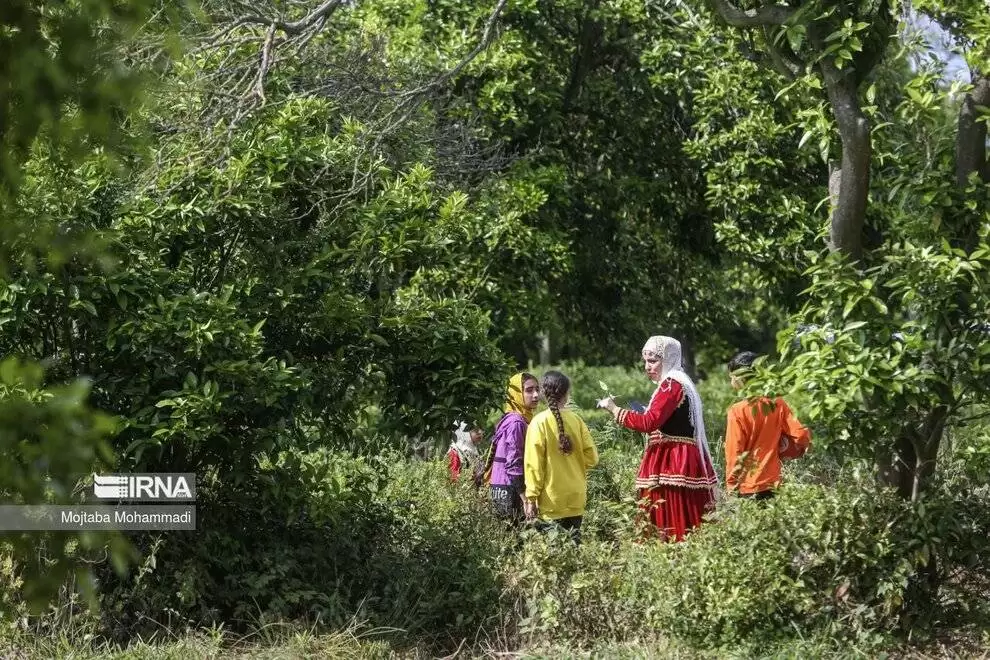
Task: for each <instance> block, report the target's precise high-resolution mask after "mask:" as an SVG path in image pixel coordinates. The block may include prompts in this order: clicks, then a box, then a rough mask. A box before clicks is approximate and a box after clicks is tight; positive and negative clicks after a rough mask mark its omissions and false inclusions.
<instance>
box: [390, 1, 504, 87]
mask: <svg viewBox="0 0 990 660" xmlns="http://www.w3.org/2000/svg"><path fill="white" fill-rule="evenodd" d="M506 4H508V0H499V1H498V4H497V5H495V8H494V9H493V10H492V13H491V14H490V15H489V16H488V20H487V21H485V30H484V32H482V34H481V41H479V42H478V45H477V46H475V47H474V50H472V51H471V52H470V53H468V54H467V55H466V56H465V57H464V59H462V60H461V61H460V62H458V63H457V65H456V66H455V67H454V68H452V69H450V70H449V71H446V72H444V73H442V74H440V75H439V76H437V77H436V78H434V79H433V80H431V81H430V82H429V83H427V84H426V85H423V86H422V87H417V88H416V89H411V90H408V91H405V92H401V93H400V94H399V95H400V96H418V95H420V94H423V93H424V92H428V91H430V90H432V89H436V88H437V87H440V86H441V85H443V84H444V83H446V82H447V81H448V80H450V79H451V78H453V77H454V76H456V75H457V74H459V73H460V72H461V71H463V70H464V67H466V66H467V65H468V64H470V63H471V61H472V60H473V59H474V58H476V57H477V56H478V55H480V54H481V53H482V52H483V51H484V50H485V49H486V48H488V46H489V45H491V43H492V40H493V39H494V38H495V24H496V23H498V18H499V16H501V15H502V10H504V9H505V5H506Z"/></svg>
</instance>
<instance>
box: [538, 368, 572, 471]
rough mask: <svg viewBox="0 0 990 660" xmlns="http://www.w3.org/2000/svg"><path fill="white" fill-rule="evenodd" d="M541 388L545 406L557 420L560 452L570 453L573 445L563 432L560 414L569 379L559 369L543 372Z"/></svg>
mask: <svg viewBox="0 0 990 660" xmlns="http://www.w3.org/2000/svg"><path fill="white" fill-rule="evenodd" d="M542 388H543V398H544V399H546V402H547V407H548V408H550V412H552V413H553V417H554V419H556V420H557V447H558V448H559V449H560V451H561V452H562V453H564V454H570V453H571V449H573V448H574V445H573V444H572V443H571V439H570V438H569V437H567V434H566V433H564V420H563V418H562V417H561V416H560V404H562V403H563V402H564V400H565V399H567V393H568V392H570V391H571V381H570V379H569V378H567V376H565V375H564V374H562V373H560V372H559V371H548V372H546V373H545V374H543V384H542Z"/></svg>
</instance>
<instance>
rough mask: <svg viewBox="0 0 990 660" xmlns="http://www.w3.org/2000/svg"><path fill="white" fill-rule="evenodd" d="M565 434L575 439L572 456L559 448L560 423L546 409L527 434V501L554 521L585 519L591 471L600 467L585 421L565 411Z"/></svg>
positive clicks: (596, 451) (532, 423)
mask: <svg viewBox="0 0 990 660" xmlns="http://www.w3.org/2000/svg"><path fill="white" fill-rule="evenodd" d="M560 415H561V418H562V419H563V420H564V431H565V432H566V433H567V435H568V436H569V437H570V439H571V446H572V449H571V453H569V454H564V453H562V452H561V451H560V448H559V447H558V446H557V444H558V441H557V420H556V419H554V416H553V413H552V412H551V411H549V410H544V411H543V412H541V413H540V414H539V415H537V416H536V417H534V418H533V421H531V422H530V423H529V429H528V430H527V431H526V452H525V461H524V462H525V467H524V471H525V476H526V498H527V499H530V500H536V501H537V504H538V505H539V507H540V516H541V517H542V518H547V519H550V520H556V519H558V518H569V517H571V516H583V515H584V507H585V504H586V503H587V501H588V476H587V473H588V470H590V469H591V468H593V467H595V466H596V465H598V448H597V447H595V443H594V441H593V440H592V439H591V433H590V432H589V431H588V427H587V426H586V425H585V423H584V420H582V419H581V418H580V417H578V416H577V415H576V414H575V413H573V412H571V411H570V410H561V411H560Z"/></svg>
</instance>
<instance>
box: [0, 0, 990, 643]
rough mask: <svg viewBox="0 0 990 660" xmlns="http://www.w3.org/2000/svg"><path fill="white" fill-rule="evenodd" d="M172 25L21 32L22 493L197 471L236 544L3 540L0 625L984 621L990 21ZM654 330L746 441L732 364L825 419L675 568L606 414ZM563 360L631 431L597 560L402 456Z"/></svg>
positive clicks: (733, 626)
mask: <svg viewBox="0 0 990 660" xmlns="http://www.w3.org/2000/svg"><path fill="white" fill-rule="evenodd" d="M166 4H169V3H151V2H144V1H143V0H119V1H117V0H115V1H114V2H109V1H106V0H73V1H72V2H68V3H55V2H24V1H20V2H8V3H6V4H5V6H4V8H3V9H0V53H2V54H3V57H2V58H0V87H2V89H3V94H0V97H2V98H0V152H2V156H0V214H2V217H0V220H2V223H0V239H2V240H0V273H2V276H3V280H2V282H0V420H2V422H3V424H2V426H0V452H2V453H3V456H4V461H3V467H2V468H0V493H2V494H3V496H4V497H5V498H7V501H9V502H16V503H40V502H55V501H67V500H68V499H70V498H71V497H72V496H73V494H74V493H78V491H79V490H80V489H81V487H82V483H83V482H84V480H85V477H86V476H87V475H88V474H89V473H92V472H94V471H107V470H109V469H111V468H115V469H118V470H121V471H143V472H155V471H170V472H171V471H189V472H195V473H196V474H197V475H198V478H199V481H200V490H199V503H198V505H199V507H200V509H199V512H200V515H199V523H200V531H199V532H197V533H196V534H186V535H182V534H174V535H163V536H156V535H152V534H130V535H128V536H127V539H126V543H125V541H124V539H123V538H122V537H121V536H120V535H116V534H109V535H103V534H44V535H41V534H19V535H13V534H11V535H8V536H7V537H5V542H7V546H6V548H7V550H8V551H9V552H8V554H7V556H6V557H7V559H9V562H8V563H6V564H4V567H3V569H4V572H5V575H6V576H7V577H8V578H9V580H10V582H11V585H12V587H11V593H12V594H13V595H8V596H5V597H4V598H3V599H2V600H0V604H2V606H3V607H4V608H6V609H7V610H10V611H15V612H17V613H18V614H25V612H26V610H24V604H25V602H30V603H31V604H37V603H39V602H43V598H44V597H49V596H51V595H52V594H53V593H54V592H55V590H57V589H58V588H59V586H62V587H63V591H64V592H66V593H68V592H71V593H72V594H79V593H84V594H90V595H92V594H94V593H96V592H97V590H95V589H94V587H97V586H98V587H99V593H100V594H101V595H100V601H99V602H101V603H102V605H103V611H102V612H101V613H99V614H96V613H95V611H90V612H89V613H88V614H85V615H83V616H88V617H92V620H91V621H90V624H91V625H92V626H93V630H94V631H95V634H97V635H98V636H99V637H100V638H104V639H127V638H130V637H131V636H132V635H133V634H134V633H135V632H147V631H149V630H151V629H154V628H155V627H156V626H160V625H162V624H165V625H170V624H174V621H173V620H172V619H171V618H170V617H173V616H174V617H176V620H182V621H184V622H188V623H189V624H190V625H192V626H198V625H202V624H214V625H221V623H223V622H244V621H245V620H250V619H252V618H253V617H258V618H260V619H262V620H264V621H267V620H270V619H271V618H276V619H290V620H297V621H298V620H306V621H318V622H320V623H321V624H325V625H329V626H332V627H344V626H347V625H350V623H351V622H353V621H355V620H356V621H362V622H365V623H367V624H368V625H370V626H386V627H387V626H395V627H399V628H401V629H402V630H403V631H404V637H402V642H401V643H406V642H408V643H416V640H419V639H422V638H424V637H429V638H430V643H435V644H436V648H442V649H444V650H445V651H449V650H451V649H449V648H448V647H456V645H457V643H458V642H459V640H461V639H466V638H470V637H472V636H475V635H477V634H478V632H479V631H480V630H484V631H495V632H492V633H491V634H492V635H493V636H495V637H499V638H500V639H504V640H511V641H512V643H513V644H517V643H518V644H533V643H535V642H536V640H537V639H538V638H539V637H540V636H541V635H550V636H551V637H552V638H553V639H556V640H558V641H561V642H562V643H574V644H578V645H584V644H586V643H587V642H588V640H590V639H593V638H596V637H600V638H602V639H608V640H612V641H616V642H624V641H627V640H630V639H634V638H636V637H637V636H639V635H640V633H641V631H643V630H645V629H649V630H656V631H659V632H658V634H659V635H672V636H675V637H677V638H678V639H680V640H682V641H685V643H689V644H693V645H695V646H696V647H700V646H714V647H719V646H722V645H725V646H732V645H733V644H743V645H745V644H749V643H751V642H752V641H753V639H754V638H755V637H758V636H764V637H765V638H766V639H769V638H773V639H776V640H780V639H783V638H786V637H792V636H793V635H795V634H796V635H811V636H815V635H826V636H831V637H832V638H833V639H846V640H853V641H854V642H855V643H857V644H866V645H869V644H873V643H874V642H877V641H878V640H879V641H881V642H883V641H884V640H885V639H886V638H884V639H880V638H881V637H883V635H879V634H878V633H877V631H879V630H883V629H887V628H890V627H894V624H898V625H901V626H903V627H904V628H905V629H907V628H910V626H912V625H914V624H916V623H917V622H918V621H919V620H920V619H924V618H925V616H926V615H927V613H929V610H926V609H925V607H926V606H931V605H932V604H933V603H936V604H942V605H943V606H945V608H946V609H945V611H946V612H949V611H952V612H954V611H955V610H954V609H953V608H955V607H957V606H958V607H962V604H966V605H968V604H970V602H971V600H970V599H969V595H968V594H966V593H964V592H965V591H966V590H965V589H962V588H961V587H960V586H959V585H960V584H961V582H962V581H963V576H964V577H965V578H967V579H968V578H973V579H974V580H975V583H976V584H982V583H981V582H979V581H980V580H985V579H986V575H987V571H986V569H987V567H986V565H985V559H984V558H985V557H986V556H987V554H986V548H985V547H984V546H983V545H981V543H982V542H984V541H985V540H986V538H987V534H986V531H987V530H986V527H987V520H986V516H985V515H984V514H983V513H982V512H983V511H984V508H985V507H984V508H981V507H982V505H983V504H985V502H986V483H987V480H986V474H987V472H986V469H985V468H986V466H987V457H988V456H990V451H988V448H987V435H986V433H987V427H986V426H985V425H983V424H984V421H985V417H986V415H987V405H988V399H987V396H988V392H990V378H988V375H990V348H988V347H990V342H988V341H987V339H988V333H990V317H988V316H987V314H988V311H987V310H990V300H988V295H990V286H988V284H990V280H988V278H990V275H988V273H990V245H988V243H990V205H988V201H990V200H988V194H990V187H988V186H990V167H988V158H987V146H986V143H987V140H986V138H987V108H988V107H990V69H988V64H987V62H990V57H988V48H990V47H988V44H990V17H988V16H990V12H988V11H987V9H986V7H985V6H984V3H980V2H976V1H973V2H957V3H947V2H942V1H939V0H918V1H917V2H914V3H909V5H904V6H903V7H902V8H901V7H895V6H894V3H892V2H889V1H887V0H864V1H863V2H857V3H840V2H834V1H832V0H817V1H815V2H809V3H801V6H800V7H797V6H795V7H791V6H790V5H780V4H777V3H775V2H757V1H754V2H748V3H746V7H745V8H739V7H737V6H736V5H734V4H733V3H732V2H730V1H729V0H709V1H708V2H706V3H702V2H700V1H698V2H693V1H686V2H662V1H653V0H650V1H647V2H642V1H633V0H557V1H553V2H551V1H549V0H518V1H516V0H513V1H505V0H501V1H498V2H496V1H494V0H493V1H492V2H491V3H482V4H478V3H475V4H471V3H463V2H454V1H453V0H366V1H361V2H346V1H342V0H341V1H337V0H327V1H325V2H315V1H314V2H307V1H301V2H281V1H280V0H262V1H260V2H256V3H242V2H236V1H234V0H203V1H202V2H200V3H198V4H196V5H193V4H192V3H182V4H181V5H178V4H177V3H175V4H176V6H174V7H173V6H168V7H166V6H164V5H166ZM249 4H250V5H251V6H248V5H249ZM919 16H920V17H924V19H925V20H924V21H921V20H919ZM921 24H924V25H927V26H928V27H927V28H926V30H919V29H918V26H919V25H921ZM933 35H934V36H937V35H942V36H943V37H944V38H945V40H946V42H947V43H948V44H949V48H950V50H951V51H952V52H953V53H954V55H955V56H958V57H959V58H960V61H961V62H964V63H965V69H966V70H965V71H964V72H963V73H962V74H961V75H962V78H961V79H957V80H954V81H953V80H952V79H951V76H950V75H949V73H948V68H949V66H948V65H949V60H948V57H947V52H946V51H945V50H944V49H941V48H939V47H937V46H936V45H934V44H933V40H934V36H933ZM660 333H663V334H671V335H675V336H677V337H679V338H680V339H682V341H683V343H684V346H685V351H686V355H687V364H686V367H687V368H688V369H689V370H693V371H696V372H697V373H699V375H701V376H707V377H708V378H707V381H706V382H705V385H704V388H705V400H706V411H705V419H706V424H707V425H708V427H709V435H710V437H711V440H712V444H713V448H714V449H715V450H716V457H717V458H718V460H721V459H720V457H718V453H719V452H718V449H719V447H720V442H719V437H720V435H721V430H722V424H723V423H724V410H725V408H726V406H727V405H728V404H729V403H730V402H731V401H732V400H733V398H734V395H733V394H732V393H731V392H730V391H729V389H728V386H727V383H726V382H725V380H724V377H723V376H724V366H723V365H724V362H725V360H726V359H727V358H728V357H729V356H730V355H731V353H732V352H733V351H735V350H736V349H742V348H748V349H754V350H760V351H763V352H765V353H768V354H769V356H768V358H767V359H766V360H764V361H762V362H761V363H760V364H759V365H758V368H757V370H756V371H757V373H756V377H755V378H753V379H751V380H750V381H749V382H750V387H751V388H752V391H753V392H757V391H760V392H773V393H786V394H787V395H788V396H789V397H790V398H791V399H792V400H793V401H794V402H795V407H796V409H797V410H799V412H800V415H801V416H802V418H803V419H804V420H805V421H808V422H809V423H810V424H811V425H812V426H813V428H814V430H815V453H816V456H815V458H814V459H813V460H812V461H811V462H810V463H809V464H808V466H807V467H806V468H803V469H798V470H795V471H794V472H793V473H792V474H791V475H790V477H793V479H792V481H793V483H792V484H791V485H790V486H789V487H788V488H787V489H785V491H784V492H783V493H782V496H781V497H780V499H779V500H777V501H776V502H774V503H773V504H772V505H771V506H767V507H764V508H754V507H749V506H748V503H738V502H729V503H726V504H725V506H723V507H722V508H720V510H719V512H718V514H717V524H713V525H710V526H708V527H707V528H706V529H704V530H703V531H702V532H700V533H698V534H697V535H695V536H694V537H692V539H691V541H690V542H689V543H687V544H684V545H682V546H677V547H666V546H664V547H655V546H653V545H649V544H637V543H634V542H633V540H634V535H635V531H634V525H633V520H632V517H633V516H632V512H633V507H632V504H631V502H630V499H629V498H630V497H631V494H632V491H631V479H632V476H633V471H634V467H635V461H636V454H637V451H638V445H637V442H638V439H637V437H636V436H635V435H634V434H631V433H628V432H625V431H621V430H619V429H618V428H616V427H615V426H614V424H612V423H611V422H610V421H609V419H608V416H607V415H605V414H604V413H601V412H593V411H591V410H590V408H591V407H592V406H593V405H594V401H595V399H597V398H599V397H600V396H601V395H602V393H603V390H602V385H601V384H600V383H601V382H604V384H605V387H606V388H607V389H608V390H609V391H611V392H612V393H615V394H617V395H619V396H620V397H621V401H622V402H640V403H644V402H645V401H646V400H647V399H648V397H649V396H650V393H651V385H650V384H649V383H648V382H647V381H646V379H645V378H644V377H642V376H641V375H639V374H636V373H634V372H632V371H630V370H628V369H627V366H628V365H631V364H633V363H634V362H635V361H636V360H637V359H638V357H639V349H640V346H641V345H642V343H643V341H644V340H645V339H646V337H648V336H650V335H654V334H660ZM560 361H563V363H562V364H563V366H562V368H563V370H564V371H566V372H568V373H570V374H571V375H572V376H573V383H574V390H573V392H572V395H573V396H572V399H573V403H574V405H576V406H578V407H579V408H583V409H584V412H583V414H585V415H586V417H587V419H588V420H589V422H590V423H591V424H592V426H593V428H594V429H595V433H596V437H597V438H598V440H599V443H600V445H601V447H602V450H603V460H602V465H601V467H600V468H598V469H597V470H596V471H595V472H594V473H593V474H592V476H591V490H592V495H593V497H592V499H593V500H594V503H595V504H594V506H593V507H592V509H591V510H590V511H589V513H588V535H587V537H588V539H589V542H588V543H587V544H586V545H585V546H583V547H582V548H581V549H579V550H575V549H571V548H566V547H565V548H561V547H560V546H558V545H556V544H555V543H554V542H553V541H552V540H551V541H550V542H549V543H548V542H547V540H546V539H541V538H531V539H527V540H526V541H524V542H523V543H522V548H521V549H520V547H519V545H518V544H517V543H516V542H515V541H514V540H513V539H511V538H508V537H507V536H506V535H505V534H504V533H503V532H504V530H502V529H501V528H500V527H499V526H498V525H497V524H496V523H495V522H494V521H492V520H491V519H490V518H489V517H488V516H487V514H486V512H485V507H484V504H483V501H482V500H481V499H480V498H479V496H478V494H477V493H475V492H473V491H471V490H470V488H466V487H465V488H461V487H452V486H450V485H449V484H446V483H445V481H444V477H443V475H442V471H441V470H440V468H439V467H438V466H437V465H435V464H420V463H415V462H412V463H408V462H406V459H407V458H408V454H409V453H410V448H412V447H415V448H422V447H424V446H427V445H433V446H434V448H436V449H441V448H443V447H445V446H446V443H447V442H448V441H449V437H448V435H449V430H450V429H451V426H452V424H453V423H454V421H455V420H460V419H464V420H468V421H475V422H478V423H480V424H482V425H483V426H486V427H487V428H488V429H489V430H490V426H491V422H492V421H493V420H494V419H496V418H497V414H498V410H499V408H500V405H501V399H502V396H503V393H502V388H503V386H504V383H505V380H506V377H507V376H508V375H509V374H510V373H511V372H512V371H513V370H514V369H516V368H520V367H524V368H528V369H529V370H531V371H533V372H534V373H542V372H543V371H545V369H546V368H547V367H545V366H536V365H534V363H539V364H541V365H546V364H551V363H560ZM589 365H596V366H589ZM597 365H602V366H597ZM420 453H421V454H422V452H420ZM877 476H879V481H878V480H876V478H875V477H877ZM107 548H110V549H112V551H111V552H109V553H106V554H105V552H104V551H105V549H107ZM104 557H106V558H107V559H106V560H104ZM130 560H136V561H138V562H140V563H138V564H136V565H134V566H132V570H131V571H130V572H129V573H127V572H125V570H124V569H125V568H126V567H127V566H126V565H127V563H128V561H130ZM90 566H96V569H95V575H96V577H97V581H96V582H94V581H93V580H92V577H93V576H92V575H88V574H87V571H85V570H82V569H84V568H86V567H90ZM71 569H80V570H79V571H78V573H77V578H76V581H73V582H71V583H66V582H65V577H66V575H67V572H68V571H70V570H71ZM22 595H23V596H25V597H26V600H25V599H24V598H22V597H21V596H22ZM63 596H64V598H63V601H64V600H65V598H68V599H69V600H70V601H71V602H72V603H73V605H72V608H71V609H72V611H73V612H76V605H75V600H74V597H75V596H72V595H70V596H66V595H65V593H63ZM36 597H40V598H36ZM92 602H95V601H92ZM948 616H949V615H948V614H946V617H948ZM52 620H53V619H52V618H51V616H49V617H47V618H46V617H42V618H40V619H34V620H32V621H34V622H37V625H39V626H45V625H50V624H51V622H52ZM946 620H947V619H946ZM940 622H943V621H942V620H941V619H940V620H938V621H936V623H940ZM233 625H235V626H236V625H239V624H233ZM431 635H432V637H430V636H431ZM888 641H889V640H888Z"/></svg>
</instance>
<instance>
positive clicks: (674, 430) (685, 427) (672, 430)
mask: <svg viewBox="0 0 990 660" xmlns="http://www.w3.org/2000/svg"><path fill="white" fill-rule="evenodd" d="M660 433H663V434H664V435H676V436H680V437H682V438H693V437H694V427H693V426H692V425H691V404H690V403H689V402H688V398H687V392H686V391H685V390H684V388H683V387H682V388H681V402H680V403H679V404H678V405H677V408H675V409H674V412H673V414H672V415H671V416H670V417H668V418H667V421H666V422H664V423H663V424H661V425H660Z"/></svg>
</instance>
